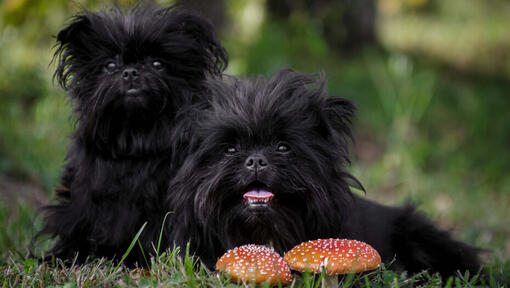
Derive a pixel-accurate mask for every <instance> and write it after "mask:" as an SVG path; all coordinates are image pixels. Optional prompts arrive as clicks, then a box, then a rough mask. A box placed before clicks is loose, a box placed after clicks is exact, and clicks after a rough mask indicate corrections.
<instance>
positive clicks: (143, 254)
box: [137, 240, 149, 267]
mask: <svg viewBox="0 0 510 288" xmlns="http://www.w3.org/2000/svg"><path fill="white" fill-rule="evenodd" d="M137 242H138V247H140V252H142V256H143V260H144V261H145V265H147V267H149V261H148V260H147V257H146V256H145V251H144V250H143V247H142V243H141V242H140V240H138V241H137Z"/></svg>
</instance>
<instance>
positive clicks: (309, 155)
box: [171, 70, 357, 250]
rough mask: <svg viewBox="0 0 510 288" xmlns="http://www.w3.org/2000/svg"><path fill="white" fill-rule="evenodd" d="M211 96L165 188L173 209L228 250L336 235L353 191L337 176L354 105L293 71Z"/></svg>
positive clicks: (218, 89)
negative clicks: (192, 149)
mask: <svg viewBox="0 0 510 288" xmlns="http://www.w3.org/2000/svg"><path fill="white" fill-rule="evenodd" d="M209 87H210V90H211V91H212V94H213V95H212V100H211V101H212V105H211V107H212V108H211V109H210V110H209V111H207V112H206V113H205V114H204V118H203V119H202V121H201V122H200V123H199V124H198V125H199V127H201V128H200V129H199V131H198V132H197V133H198V134H199V138H200V141H199V142H200V144H199V146H198V148H197V151H196V153H195V154H194V155H192V156H191V157H189V159H188V161H187V162H186V163H185V165H184V166H183V167H182V170H181V172H180V174H179V175H178V176H177V177H176V179H175V181H174V184H173V185H171V186H172V187H171V197H172V199H171V201H174V202H175V201H176V202H177V203H179V204H178V205H180V207H179V208H178V207H176V208H175V210H176V211H186V210H192V211H193V213H194V215H193V217H195V218H194V219H195V221H198V223H199V224H200V225H201V226H202V227H203V229H205V230H208V231H209V232H208V233H213V234H214V233H216V234H217V235H216V236H217V238H218V239H220V240H219V241H222V242H223V243H225V246H227V247H226V248H231V247H232V246H236V245H240V244H245V243H258V244H268V243H272V244H273V245H274V246H275V248H277V249H280V250H285V249H289V248H291V247H292V245H295V244H296V243H299V241H303V240H306V239H311V238H312V237H317V238H318V237H331V236H332V235H335V234H337V233H339V232H340V231H339V229H340V227H341V225H340V223H341V222H342V217H341V215H347V214H348V211H347V209H348V207H349V205H348V203H349V201H351V200H352V194H351V192H350V190H349V187H348V186H349V184H350V183H357V181H356V180H355V179H354V178H353V177H352V176H350V175H349V174H348V173H347V172H346V171H345V166H346V164H347V163H348V162H349V154H348V142H349V138H350V134H351V132H350V121H351V117H352V115H353V112H354V105H353V104H352V103H351V102H350V101H349V100H347V99H344V98H330V97H328V96H327V92H326V81H325V80H324V78H323V77H320V79H316V78H315V77H312V76H309V75H305V74H301V73H298V72H294V71H292V70H282V71H279V72H278V73H276V74H275V75H274V76H273V77H271V78H264V77H260V78H258V79H256V80H255V81H249V80H246V79H237V78H233V77H232V78H224V79H223V80H221V81H217V80H211V81H210V82H209ZM188 203H191V204H190V205H192V207H190V208H188V209H183V208H182V207H184V206H186V205H188ZM185 218H188V219H191V217H185Z"/></svg>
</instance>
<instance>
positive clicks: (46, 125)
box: [0, 0, 510, 262]
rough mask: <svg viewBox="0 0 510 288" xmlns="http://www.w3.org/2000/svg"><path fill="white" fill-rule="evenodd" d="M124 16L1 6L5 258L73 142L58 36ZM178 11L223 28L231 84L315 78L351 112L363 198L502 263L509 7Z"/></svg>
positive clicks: (288, 1) (398, 2) (409, 3)
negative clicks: (283, 71) (234, 78)
mask: <svg viewBox="0 0 510 288" xmlns="http://www.w3.org/2000/svg"><path fill="white" fill-rule="evenodd" d="M158 2H160V3H163V4H165V3H166V4H167V2H165V1H158ZM105 3H106V4H105ZM130 3H133V1H121V0H118V1H92V0H91V1H67V0H52V1H43V0H30V1H29V0H4V1H0V257H5V256H6V255H7V254H8V253H9V252H13V251H17V252H19V253H25V252H26V248H27V247H29V246H30V239H31V237H32V236H33V233H34V232H35V231H36V230H37V229H38V227H40V225H41V224H40V220H38V218H35V212H34V211H35V209H36V208H38V207H40V205H42V204H43V203H48V201H51V199H52V196H53V194H52V190H53V188H54V187H55V185H56V184H57V183H58V179H59V174H60V168H61V166H62V164H63V158H64V154H65V151H66V149H67V145H68V143H69V141H68V138H67V136H68V135H69V134H70V131H71V130H72V123H73V119H72V118H71V117H70V111H71V108H70V106H69V105H68V103H67V100H66V98H65V95H64V92H63V90H62V89H61V88H60V87H58V85H57V84H56V83H52V74H53V71H54V68H55V67H54V64H51V60H52V54H53V52H54V50H53V49H52V46H53V45H54V38H53V35H56V34H57V33H58V31H59V30H60V29H62V28H63V27H64V25H65V24H66V20H67V19H68V18H69V17H70V16H72V15H73V14H75V13H77V12H79V11H80V10H81V9H83V8H88V9H94V10H96V9H101V8H102V7H105V5H106V6H108V5H111V4H116V5H119V6H123V7H127V6H129V4H130ZM185 6H189V7H191V8H193V9H197V10H199V11H201V13H202V14H203V15H205V16H207V17H209V18H210V19H212V21H213V22H214V24H215V25H216V27H217V28H218V29H219V33H220V35H221V39H222V41H223V43H224V45H225V47H226V49H227V51H228V52H229V54H230V65H229V68H228V70H227V73H229V74H235V75H249V76H253V75H258V74H265V75H269V74H271V73H272V72H273V71H275V70H276V69H278V68H282V67H292V68H295V69H297V70H301V71H304V72H308V73H316V72H320V71H324V72H326V74H327V77H328V79H329V92H330V94H331V95H333V96H343V97H348V98H350V99H353V100H354V101H355V102H356V103H357V106H358V112H357V117H356V120H355V122H354V132H355V133H354V134H355V143H354V144H353V165H352V167H351V168H350V170H351V172H352V174H353V175H355V176H356V177H357V178H358V179H359V180H360V181H361V182H362V183H363V185H364V186H365V188H366V190H367V192H366V197H368V198H370V199H376V200H377V201H380V202H382V203H385V204H395V205H396V204H402V203H405V202H406V201H413V202H415V203H417V204H419V205H420V206H419V207H420V209H421V210H423V211H425V212H426V213H428V214H429V215H430V216H431V218H432V219H434V220H435V221H437V222H438V223H440V225H441V226H442V227H444V228H447V229H451V230H452V231H453V232H454V233H455V237H457V238H459V239H462V240H464V241H467V242H469V243H471V244H474V245H477V246H479V247H483V248H488V249H490V251H492V252H493V253H486V255H485V256H484V259H485V260H486V261H488V262H493V261H498V259H499V260H502V259H503V260H504V261H507V260H506V259H508V258H509V257H510V240H509V239H510V220H508V219H510V127H509V126H510V16H509V15H510V2H509V1H505V0H447V1H444V0H379V1H375V0H357V1H356V0H274V1H273V0H267V1H263V0H201V1H198V0H197V1H193V2H189V1H185ZM331 149H335V147H331ZM358 192H359V191H358ZM34 219H35V220H34Z"/></svg>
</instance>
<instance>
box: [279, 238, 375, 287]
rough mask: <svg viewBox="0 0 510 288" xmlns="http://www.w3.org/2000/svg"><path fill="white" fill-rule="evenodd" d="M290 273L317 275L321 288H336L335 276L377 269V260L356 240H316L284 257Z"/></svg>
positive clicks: (365, 245)
mask: <svg viewBox="0 0 510 288" xmlns="http://www.w3.org/2000/svg"><path fill="white" fill-rule="evenodd" d="M284 259H285V261H287V263H289V266H290V268H291V269H293V270H296V271H301V272H305V271H308V272H313V273H321V272H322V269H325V270H326V275H325V277H324V279H323V280H322V287H337V285H338V274H347V273H359V272H363V271H368V270H373V269H376V268H377V267H379V265H381V256H379V253H377V251H376V250H375V249H374V248H372V246H370V245H368V244H366V243H364V242H361V241H356V240H347V239H319V240H313V241H308V242H304V243H301V244H299V245H297V246H296V247H294V248H292V250H290V251H289V252H287V253H286V254H285V256H284Z"/></svg>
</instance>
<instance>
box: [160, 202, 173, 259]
mask: <svg viewBox="0 0 510 288" xmlns="http://www.w3.org/2000/svg"><path fill="white" fill-rule="evenodd" d="M172 213H173V212H172V211H170V212H167V213H166V214H165V218H163V224H161V231H160V232H159V239H158V247H157V250H156V259H157V258H159V248H160V247H161V239H163V230H164V228H165V222H166V217H168V215H170V214H172Z"/></svg>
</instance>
